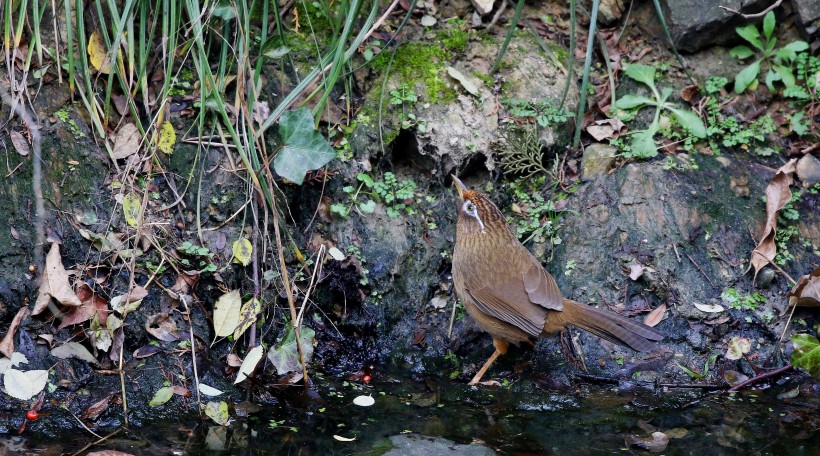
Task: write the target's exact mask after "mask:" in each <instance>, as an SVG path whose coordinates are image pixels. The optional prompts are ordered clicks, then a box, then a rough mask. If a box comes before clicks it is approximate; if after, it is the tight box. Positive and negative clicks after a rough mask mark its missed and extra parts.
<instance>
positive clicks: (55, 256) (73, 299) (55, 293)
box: [31, 243, 82, 315]
mask: <svg viewBox="0 0 820 456" xmlns="http://www.w3.org/2000/svg"><path fill="white" fill-rule="evenodd" d="M51 298H54V299H56V300H57V302H59V303H60V304H63V305H65V306H73V307H79V306H81V305H82V302H81V301H80V299H79V298H78V297H77V295H76V294H75V293H74V290H73V289H72V288H71V285H69V283H68V273H67V272H66V270H65V268H64V267H63V261H62V257H60V246H59V244H57V243H54V244H51V250H49V252H48V256H47V257H46V266H45V269H44V270H43V279H42V282H41V283H40V291H39V294H38V295H37V301H36V302H35V303H34V310H33V311H32V312H31V314H32V315H38V314H40V313H41V312H42V311H44V310H45V309H46V307H48V304H49V303H50V302H51Z"/></svg>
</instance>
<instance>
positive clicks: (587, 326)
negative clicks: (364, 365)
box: [544, 299, 663, 352]
mask: <svg viewBox="0 0 820 456" xmlns="http://www.w3.org/2000/svg"><path fill="white" fill-rule="evenodd" d="M563 302H564V309H563V312H550V315H549V317H547V323H546V324H545V325H544V332H546V333H553V332H558V331H561V330H563V329H564V328H565V327H566V325H573V326H576V327H578V328H581V329H583V330H586V331H589V332H591V333H592V334H595V335H596V336H598V337H600V338H602V339H605V340H608V341H610V342H613V343H616V344H619V345H623V346H624V347H629V348H631V349H633V350H636V351H641V352H648V351H652V350H654V349H655V342H656V341H659V340H661V339H663V334H662V333H661V332H660V331H658V330H657V329H655V328H652V327H649V326H647V325H645V324H643V323H638V322H637V321H633V320H630V319H628V318H626V317H624V316H621V315H618V314H616V313H614V312H610V311H608V310H602V309H596V308H595V307H590V306H587V305H585V304H581V303H580V302H575V301H571V300H569V299H564V301H563Z"/></svg>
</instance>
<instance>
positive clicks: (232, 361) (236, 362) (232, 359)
mask: <svg viewBox="0 0 820 456" xmlns="http://www.w3.org/2000/svg"><path fill="white" fill-rule="evenodd" d="M226 361H227V363H228V365H229V366H231V367H239V366H241V365H242V358H240V357H239V356H238V355H236V354H235V353H231V354H229V355H228V357H227V358H226Z"/></svg>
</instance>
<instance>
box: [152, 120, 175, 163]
mask: <svg viewBox="0 0 820 456" xmlns="http://www.w3.org/2000/svg"><path fill="white" fill-rule="evenodd" d="M176 142H177V132H176V131H174V126H173V125H171V122H165V123H163V124H162V128H160V130H159V143H158V144H157V147H158V148H159V150H161V151H163V152H165V153H166V154H168V155H171V154H172V153H174V144H176Z"/></svg>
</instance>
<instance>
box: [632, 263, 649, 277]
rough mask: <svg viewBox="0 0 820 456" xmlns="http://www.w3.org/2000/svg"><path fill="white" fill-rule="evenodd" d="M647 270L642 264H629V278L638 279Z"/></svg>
mask: <svg viewBox="0 0 820 456" xmlns="http://www.w3.org/2000/svg"><path fill="white" fill-rule="evenodd" d="M645 270H646V267H645V266H643V265H640V264H637V263H635V264H632V265H631V266H629V278H630V279H632V280H638V279H640V278H641V276H642V275H643V272H644V271H645Z"/></svg>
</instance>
